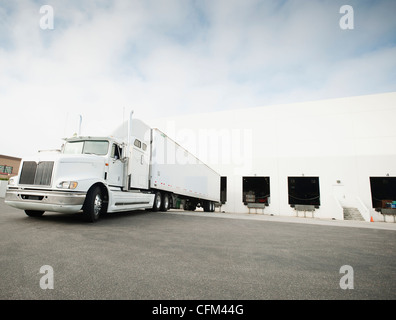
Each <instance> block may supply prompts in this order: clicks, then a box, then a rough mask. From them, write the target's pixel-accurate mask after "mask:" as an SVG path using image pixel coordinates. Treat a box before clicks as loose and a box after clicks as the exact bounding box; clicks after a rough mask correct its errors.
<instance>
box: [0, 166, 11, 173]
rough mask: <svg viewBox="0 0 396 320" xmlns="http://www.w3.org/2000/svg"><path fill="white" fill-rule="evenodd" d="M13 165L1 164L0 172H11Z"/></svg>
mask: <svg viewBox="0 0 396 320" xmlns="http://www.w3.org/2000/svg"><path fill="white" fill-rule="evenodd" d="M12 169H13V167H11V166H6V165H0V174H11V173H12Z"/></svg>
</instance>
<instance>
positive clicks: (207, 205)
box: [203, 201, 210, 212]
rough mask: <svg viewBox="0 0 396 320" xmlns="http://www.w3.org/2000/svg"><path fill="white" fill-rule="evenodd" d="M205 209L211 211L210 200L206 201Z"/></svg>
mask: <svg viewBox="0 0 396 320" xmlns="http://www.w3.org/2000/svg"><path fill="white" fill-rule="evenodd" d="M203 209H204V211H205V212H210V201H204V203H203Z"/></svg>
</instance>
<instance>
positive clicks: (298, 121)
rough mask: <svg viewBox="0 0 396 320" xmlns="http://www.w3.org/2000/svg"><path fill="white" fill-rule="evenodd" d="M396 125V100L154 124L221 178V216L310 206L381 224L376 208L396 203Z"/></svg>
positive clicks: (364, 99) (379, 97) (335, 102)
mask: <svg viewBox="0 0 396 320" xmlns="http://www.w3.org/2000/svg"><path fill="white" fill-rule="evenodd" d="M395 120H396V92H393V93H385V94H376V95H367V96H358V97H348V98H341V99H331V100H322V101H312V102H306V103H296V104H284V105H275V106H266V107H259V108H246V109H240V110H234V111H224V112H215V113H204V114H203V113H202V114H194V115H188V116H178V117H170V118H165V119H157V120H155V119H154V120H152V121H150V122H149V124H150V125H151V126H152V127H157V128H159V129H160V130H162V131H164V132H165V133H167V135H168V136H170V137H172V138H173V139H174V140H176V141H177V142H178V143H179V144H180V145H182V146H184V147H185V148H186V149H188V150H189V151H191V152H192V153H194V154H195V155H196V156H197V157H198V158H200V159H201V160H202V161H204V162H206V163H207V164H209V165H210V166H211V167H212V168H213V169H215V170H216V171H217V172H218V173H220V174H221V175H222V177H223V178H222V194H223V198H224V200H226V201H225V203H224V205H223V206H222V209H221V210H224V211H226V212H246V213H247V212H249V208H248V207H249V206H257V207H261V206H262V204H264V206H265V209H264V212H265V213H266V214H274V215H286V216H288V215H296V214H297V212H296V207H297V208H298V207H299V205H307V206H309V207H308V208H312V207H313V208H314V209H315V211H314V212H313V214H314V216H315V217H319V218H329V219H331V218H333V219H344V215H345V214H347V213H348V211H349V212H350V213H353V212H356V213H357V214H358V215H357V216H361V217H362V218H363V219H364V220H366V221H370V220H371V218H373V220H374V221H375V220H379V221H383V219H384V218H383V216H382V215H381V214H380V213H378V212H376V211H375V210H374V208H379V207H383V208H385V207H391V206H392V201H395V200H396V126H395ZM249 203H250V205H249ZM251 203H255V204H254V205H252V204H251ZM395 203H396V202H395ZM302 208H304V207H302ZM306 208H307V207H305V209H306ZM345 208H350V209H345ZM250 210H253V209H250ZM260 210H261V209H259V212H260ZM301 214H302V213H301ZM306 214H307V215H308V216H311V214H312V212H309V213H306ZM388 218H389V219H390V220H391V221H393V218H392V217H387V219H388Z"/></svg>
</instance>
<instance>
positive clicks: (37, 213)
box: [25, 210, 45, 217]
mask: <svg viewBox="0 0 396 320" xmlns="http://www.w3.org/2000/svg"><path fill="white" fill-rule="evenodd" d="M44 212H45V211H36V210H25V213H26V214H27V215H28V216H29V217H41V216H42V215H43V214H44Z"/></svg>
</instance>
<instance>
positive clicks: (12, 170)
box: [0, 154, 21, 179]
mask: <svg viewBox="0 0 396 320" xmlns="http://www.w3.org/2000/svg"><path fill="white" fill-rule="evenodd" d="M20 164H21V158H16V157H10V156H5V155H2V154H0V178H6V179H8V178H10V177H12V176H15V175H17V174H18V171H19V165H20Z"/></svg>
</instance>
